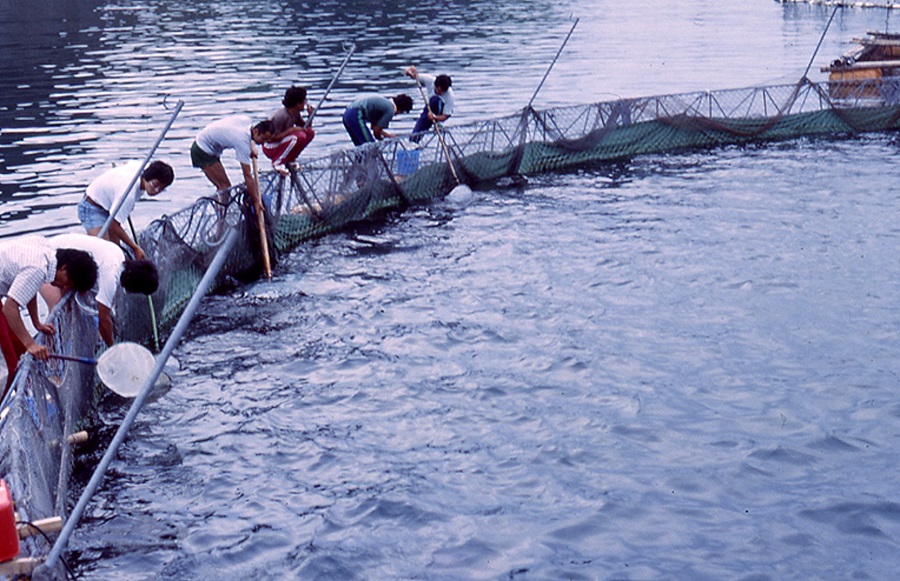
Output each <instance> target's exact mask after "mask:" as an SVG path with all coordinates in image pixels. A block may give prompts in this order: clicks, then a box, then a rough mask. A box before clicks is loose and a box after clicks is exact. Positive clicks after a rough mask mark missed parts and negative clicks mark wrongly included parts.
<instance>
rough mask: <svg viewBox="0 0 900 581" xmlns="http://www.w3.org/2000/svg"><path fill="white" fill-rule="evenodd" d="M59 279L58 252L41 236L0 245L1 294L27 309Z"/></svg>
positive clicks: (28, 237)
mask: <svg viewBox="0 0 900 581" xmlns="http://www.w3.org/2000/svg"><path fill="white" fill-rule="evenodd" d="M55 278H56V251H55V250H54V249H53V247H52V246H50V243H48V242H47V240H45V239H44V238H42V237H40V236H23V237H21V238H17V239H15V240H7V241H4V242H0V294H2V295H6V296H8V297H9V298H11V299H13V300H14V301H16V302H17V303H18V304H19V305H20V306H25V305H27V304H28V302H29V301H30V300H31V299H33V298H34V297H36V296H37V293H38V291H39V290H40V289H41V285H42V284H44V283H50V282H53V280H54V279H55Z"/></svg>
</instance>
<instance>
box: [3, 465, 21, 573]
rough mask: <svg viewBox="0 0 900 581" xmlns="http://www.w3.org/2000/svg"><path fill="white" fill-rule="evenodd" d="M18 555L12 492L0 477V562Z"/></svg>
mask: <svg viewBox="0 0 900 581" xmlns="http://www.w3.org/2000/svg"><path fill="white" fill-rule="evenodd" d="M18 556H19V531H18V530H16V513H15V508H14V507H13V500H12V494H10V493H9V487H8V486H7V485H6V481H5V480H3V479H2V478H0V562H3V561H10V560H12V559H15V558H16V557H18Z"/></svg>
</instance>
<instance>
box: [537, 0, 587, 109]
mask: <svg viewBox="0 0 900 581" xmlns="http://www.w3.org/2000/svg"><path fill="white" fill-rule="evenodd" d="M579 20H580V19H579V18H576V19H575V22H574V24H572V29H571V30H569V34H567V35H566V39H565V40H564V41H563V43H562V46H560V47H559V50H558V51H556V56H555V57H553V62H552V63H550V67H549V68H547V72H546V73H544V78H543V79H541V83H540V84H539V85H538V86H537V89H535V90H534V95H532V96H531V100H530V101H528V106H527V107H526V109H527V108H530V107H531V104H532V103H534V100H535V98H537V95H538V92H539V91H540V90H541V87H543V86H544V81H546V80H547V77H548V76H550V71H552V70H553V65H555V64H556V60H557V59H558V58H559V55H561V54H562V51H563V49H564V48H565V47H566V43H567V42H569V37H570V36H572V33H573V32H575V27H576V26H578V21H579Z"/></svg>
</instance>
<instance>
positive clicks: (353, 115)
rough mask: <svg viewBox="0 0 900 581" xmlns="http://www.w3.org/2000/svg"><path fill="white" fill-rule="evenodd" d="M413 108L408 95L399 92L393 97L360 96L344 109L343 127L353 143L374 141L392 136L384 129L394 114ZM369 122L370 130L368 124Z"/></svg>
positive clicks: (359, 143)
mask: <svg viewBox="0 0 900 581" xmlns="http://www.w3.org/2000/svg"><path fill="white" fill-rule="evenodd" d="M412 108H413V100H412V98H411V97H410V96H409V95H406V94H403V93H401V94H399V95H397V96H395V97H390V98H388V97H379V96H372V97H362V98H360V99H357V100H356V101H354V102H353V103H352V104H351V105H350V106H349V107H347V109H346V110H345V111H344V116H343V121H344V128H345V129H346V130H347V133H348V134H350V139H352V140H353V145H356V146H360V145H364V144H366V143H374V142H375V140H381V139H384V138H385V137H388V138H390V137H394V135H393V134H392V133H388V132H387V131H385V129H387V128H388V125H390V123H391V120H392V119H393V118H394V115H396V114H398V113H409V112H410V111H412ZM367 124H371V127H372V129H371V131H370V130H369V125H367Z"/></svg>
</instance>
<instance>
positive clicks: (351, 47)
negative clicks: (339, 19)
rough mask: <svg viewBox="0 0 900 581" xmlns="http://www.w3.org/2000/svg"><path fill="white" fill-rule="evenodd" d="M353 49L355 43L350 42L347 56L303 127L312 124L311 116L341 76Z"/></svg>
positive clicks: (314, 114)
mask: <svg viewBox="0 0 900 581" xmlns="http://www.w3.org/2000/svg"><path fill="white" fill-rule="evenodd" d="M355 50H356V45H355V44H352V43H351V44H350V50H349V51H348V52H347V56H346V57H344V62H342V63H341V66H340V68H339V69H338V71H337V72H336V73H335V74H334V76H333V77H332V78H331V82H330V83H328V87H327V88H326V89H325V93H323V94H322V98H321V99H319V104H318V105H316V108H315V109H313V111H312V113H310V114H309V117H308V118H307V119H306V123H305V124H304V125H303V126H304V127H310V126H311V125H312V120H313V117H315V116H316V113H318V112H319V107H321V106H322V103H324V102H325V97H327V96H328V93H330V92H331V88H332V87H333V86H334V84H335V83H336V82H337V80H338V77H340V76H341V73H343V72H344V67H346V66H347V63H348V62H349V61H350V57H351V56H353V51H355Z"/></svg>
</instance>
